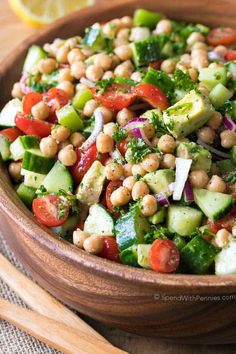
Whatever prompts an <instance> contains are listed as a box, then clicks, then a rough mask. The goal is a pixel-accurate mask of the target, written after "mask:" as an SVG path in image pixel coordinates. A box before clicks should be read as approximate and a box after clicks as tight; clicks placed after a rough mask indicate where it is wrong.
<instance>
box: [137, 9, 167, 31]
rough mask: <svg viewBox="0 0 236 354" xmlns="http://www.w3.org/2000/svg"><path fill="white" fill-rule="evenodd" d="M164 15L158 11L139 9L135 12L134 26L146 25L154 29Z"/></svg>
mask: <svg viewBox="0 0 236 354" xmlns="http://www.w3.org/2000/svg"><path fill="white" fill-rule="evenodd" d="M162 17H163V16H162V14H160V13H157V12H153V11H149V10H145V9H137V10H135V12H134V26H144V27H149V28H150V29H154V28H155V27H156V24H157V22H159V21H160V19H161V18H162Z"/></svg>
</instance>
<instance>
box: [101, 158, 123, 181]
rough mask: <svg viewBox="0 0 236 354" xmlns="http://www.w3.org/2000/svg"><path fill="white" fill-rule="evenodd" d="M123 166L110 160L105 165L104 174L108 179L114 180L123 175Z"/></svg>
mask: <svg viewBox="0 0 236 354" xmlns="http://www.w3.org/2000/svg"><path fill="white" fill-rule="evenodd" d="M123 172H124V170H123V166H122V165H120V164H119V163H116V162H112V163H109V164H108V165H106V167H105V176H106V178H107V179H109V180H110V181H115V180H117V179H120V178H121V177H122V176H123Z"/></svg>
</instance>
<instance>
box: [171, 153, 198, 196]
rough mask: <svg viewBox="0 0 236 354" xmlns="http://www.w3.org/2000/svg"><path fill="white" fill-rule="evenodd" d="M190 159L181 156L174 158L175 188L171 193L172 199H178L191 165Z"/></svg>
mask: <svg viewBox="0 0 236 354" xmlns="http://www.w3.org/2000/svg"><path fill="white" fill-rule="evenodd" d="M192 162H193V161H192V160H191V159H183V158H181V157H177V158H176V160H175V166H176V170H175V189H174V193H173V200H180V199H181V196H182V193H183V190H184V186H185V183H186V181H187V179H188V174H189V171H190V167H191V165H192Z"/></svg>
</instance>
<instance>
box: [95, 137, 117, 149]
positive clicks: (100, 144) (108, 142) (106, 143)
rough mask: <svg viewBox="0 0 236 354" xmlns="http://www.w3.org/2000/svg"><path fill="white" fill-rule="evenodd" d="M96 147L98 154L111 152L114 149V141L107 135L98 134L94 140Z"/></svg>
mask: <svg viewBox="0 0 236 354" xmlns="http://www.w3.org/2000/svg"><path fill="white" fill-rule="evenodd" d="M96 146H97V150H98V152H101V153H102V154H104V153H106V152H111V151H112V150H113V147H114V140H113V139H112V138H111V137H110V136H109V135H106V134H104V133H100V134H99V135H98V137H97V140H96Z"/></svg>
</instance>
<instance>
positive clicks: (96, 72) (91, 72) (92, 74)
mask: <svg viewBox="0 0 236 354" xmlns="http://www.w3.org/2000/svg"><path fill="white" fill-rule="evenodd" d="M103 73H104V72H103V68H102V67H101V66H99V65H89V66H88V67H87V69H86V77H87V79H88V80H91V81H97V80H100V79H101V78H102V76H103Z"/></svg>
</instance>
